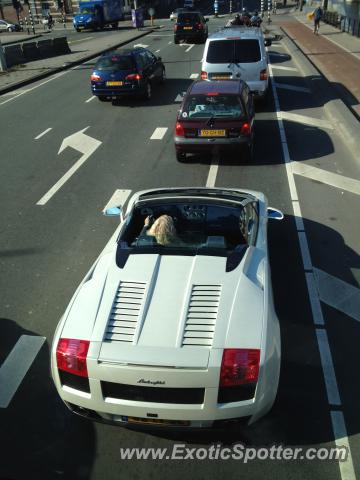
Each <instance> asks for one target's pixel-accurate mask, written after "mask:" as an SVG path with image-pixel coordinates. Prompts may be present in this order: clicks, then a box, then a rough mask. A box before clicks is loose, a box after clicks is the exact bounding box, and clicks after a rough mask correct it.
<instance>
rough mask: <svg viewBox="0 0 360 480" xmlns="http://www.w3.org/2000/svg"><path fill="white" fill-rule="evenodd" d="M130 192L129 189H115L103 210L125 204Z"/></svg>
mask: <svg viewBox="0 0 360 480" xmlns="http://www.w3.org/2000/svg"><path fill="white" fill-rule="evenodd" d="M130 193H131V190H121V189H118V190H115V192H114V193H113V194H112V196H111V198H110V200H109V201H108V202H107V204H106V205H105V207H104V208H103V212H105V210H107V209H108V208H112V207H120V206H121V207H122V206H123V205H125V202H126V200H127V199H128V197H129V195H130Z"/></svg>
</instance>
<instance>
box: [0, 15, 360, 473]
mask: <svg viewBox="0 0 360 480" xmlns="http://www.w3.org/2000/svg"><path fill="white" fill-rule="evenodd" d="M164 23H165V27H164V28H163V29H161V30H160V31H159V32H156V33H152V34H150V35H147V36H145V37H143V38H142V39H141V41H138V42H136V43H137V44H140V43H141V44H142V45H146V46H148V47H149V48H150V49H151V50H152V51H153V52H156V54H158V55H160V56H161V57H162V59H163V61H164V63H165V66H166V73H167V81H166V84H165V86H164V87H161V88H158V89H154V91H153V97H152V99H151V100H150V101H148V102H142V101H137V100H131V99H123V100H122V101H120V102H114V103H112V102H99V101H98V100H97V99H96V98H94V99H92V96H91V92H90V88H89V74H90V70H91V66H92V64H93V63H92V62H89V63H86V64H83V65H80V66H78V67H76V68H73V69H71V70H68V71H66V72H65V73H62V74H61V75H58V76H55V77H51V78H50V79H49V80H50V81H47V82H38V83H37V84H33V85H29V86H28V87H27V90H28V91H27V92H25V93H22V92H21V91H13V92H11V93H10V94H6V95H4V96H2V97H0V124H1V146H0V149H1V150H0V151H1V160H0V161H1V189H0V205H1V223H0V228H1V236H0V271H1V274H0V291H1V302H0V328H1V333H0V365H1V364H4V363H3V362H5V360H6V359H7V358H8V356H9V354H10V352H11V351H12V349H13V348H14V347H15V346H16V345H17V342H18V341H19V339H20V337H21V336H22V335H29V336H37V337H44V340H42V339H41V338H40V340H39V346H38V349H37V351H36V352H35V353H34V355H33V358H32V357H31V352H30V354H29V353H26V352H25V350H24V354H23V355H24V357H25V356H26V355H28V356H29V365H28V367H29V368H28V371H27V373H26V375H25V376H24V378H23V381H22V382H21V384H20V386H19V387H18V388H17V390H16V393H15V394H14V395H13V396H12V397H11V399H10V403H9V404H8V405H7V406H4V405H1V407H0V418H1V420H0V421H1V434H2V441H1V450H0V478H1V479H3V478H7V479H24V478H38V479H47V480H49V479H58V478H63V479H71V480H73V479H74V480H76V479H109V480H113V479H114V480H115V479H120V478H121V479H138V478H154V479H167V478H173V479H178V478H179V479H180V478H186V477H189V478H207V479H217V478H219V477H220V476H221V477H227V478H231V479H235V478H236V479H238V478H255V479H268V478H276V479H279V480H285V479H286V480H289V479H291V480H295V479H296V480H300V479H301V480H302V479H317V480H340V479H341V480H352V479H355V478H356V473H357V472H359V467H360V465H359V456H358V455H357V452H358V451H359V447H360V445H359V431H358V430H360V419H359V414H358V410H359V409H358V398H359V393H360V392H359V390H360V380H359V375H358V372H357V368H358V338H359V320H360V318H359V308H357V307H358V305H359V303H356V302H359V292H358V285H359V281H360V273H359V272H360V265H359V256H358V254H359V251H360V240H359V234H358V233H359V231H358V221H359V217H358V213H356V212H359V197H358V195H359V193H360V189H359V185H360V183H359V170H358V166H357V165H356V163H355V160H354V158H353V157H352V156H351V154H350V152H349V151H348V150H347V147H346V145H345V144H344V143H343V141H342V139H341V137H340V136H339V134H338V132H337V128H336V122H331V119H328V118H327V117H325V114H324V111H323V108H322V107H323V105H321V104H320V103H319V101H318V99H317V98H316V96H314V95H313V93H312V91H311V82H310V80H311V79H306V78H304V77H303V75H302V73H301V62H302V61H303V58H301V54H299V53H295V52H292V51H291V50H289V49H288V45H287V43H286V41H285V40H284V39H282V40H281V39H280V40H279V41H278V42H275V43H274V44H273V45H272V47H270V48H269V56H270V62H271V65H272V67H271V70H272V75H273V77H272V81H273V87H274V93H272V94H271V97H270V99H269V102H268V103H267V104H266V105H260V104H258V105H257V112H256V141H255V143H256V145H255V159H254V160H253V162H252V163H251V164H248V163H246V162H245V161H243V160H242V159H241V158H238V157H236V156H235V157H229V156H220V157H212V158H206V157H193V158H192V159H189V161H188V162H187V163H186V164H183V163H178V162H177V161H176V159H175V152H174V145H173V137H172V132H173V127H174V123H175V116H176V112H177V109H178V108H179V103H178V100H179V98H180V97H179V96H181V94H182V92H184V91H185V90H186V89H187V87H188V86H189V85H190V83H191V81H192V79H193V78H196V76H197V75H198V74H199V72H200V65H201V64H200V60H201V57H202V51H203V45H191V44H187V45H174V43H173V34H172V26H171V25H170V22H164ZM223 23H224V19H218V20H215V19H211V20H210V22H209V28H210V30H215V29H216V28H219V27H220V26H222V25H223ZM275 28H276V25H275ZM21 93H22V94H21ZM20 94H21V95H20ZM276 111H278V114H276ZM279 127H280V130H279ZM158 128H160V129H162V130H156V129H158ZM84 129H86V130H84ZM155 131H156V133H155V135H154V136H155V138H154V139H152V138H151V137H152V136H153V134H154V132H155ZM77 132H82V133H80V134H78V136H79V135H80V136H82V137H81V138H82V139H84V136H85V135H86V136H87V137H91V138H92V139H95V140H91V139H90V140H89V139H88V138H87V139H86V142H87V145H90V146H87V147H83V151H79V150H76V149H74V148H72V147H71V146H68V147H67V148H64V149H62V150H61V151H60V153H58V152H59V149H60V147H61V145H62V142H63V141H64V139H66V138H67V137H69V136H71V135H73V134H75V133H77ZM280 133H281V136H280ZM72 138H74V137H72ZM67 142H68V143H69V145H71V144H72V140H71V139H70V140H67ZM65 145H66V144H65ZM90 153H91V154H90ZM87 154H89V156H88V158H87V159H85V161H84V162H83V163H82V165H81V166H80V167H79V168H78V169H77V171H76V172H75V173H74V174H73V175H72V176H69V174H68V172H69V169H70V168H71V167H72V166H73V165H74V164H76V162H78V161H79V159H81V158H84V155H85V156H86V155H87ZM291 160H292V162H291ZM285 161H286V162H285ZM60 179H63V181H64V183H63V184H62V185H61V186H60V187H59V188H53V187H54V186H55V185H58V182H59V180H60ZM205 185H208V186H214V185H215V186H217V187H220V186H223V187H236V188H240V187H244V188H249V189H254V190H259V191H263V192H264V193H265V194H266V195H267V196H268V198H269V203H270V205H271V206H273V207H276V208H279V209H281V210H282V211H283V212H284V214H285V219H284V221H283V222H273V223H270V225H269V245H270V255H271V268H272V277H273V284H274V297H275V306H276V310H277V312H278V316H279V319H280V325H281V338H282V366H281V379H280V386H279V393H278V397H277V400H276V403H275V405H274V407H273V409H272V411H271V412H270V413H269V414H268V415H267V416H266V417H265V418H263V419H262V420H260V421H259V422H258V423H256V424H254V425H252V426H247V427H239V426H236V427H234V428H231V429H227V430H225V431H222V430H216V431H213V432H195V433H181V432H180V433H171V432H164V431H161V430H160V431H155V432H154V431H151V432H150V431H145V432H141V431H134V430H128V429H123V428H116V427H112V426H107V425H102V424H93V423H91V422H89V421H87V420H85V419H82V418H78V417H77V416H75V415H73V414H71V413H70V412H68V410H67V409H66V407H65V406H64V405H63V404H62V402H61V400H60V399H59V398H58V395H57V393H56V391H55V388H54V386H53V384H52V381H51V378H50V369H49V348H50V345H51V340H52V337H53V334H54V331H55V328H56V325H57V323H58V321H59V318H60V316H61V315H62V313H63V311H64V309H65V307H66V306H67V303H68V302H69V300H70V298H71V296H72V294H73V292H74V291H75V289H76V287H77V285H78V283H79V282H80V280H81V279H82V277H83V276H84V274H85V273H86V271H87V270H88V269H89V267H90V266H91V264H92V263H93V261H94V260H95V259H96V257H97V256H98V255H99V253H100V252H101V250H102V249H103V247H104V246H105V244H106V243H107V241H108V240H109V238H110V237H111V235H112V234H113V232H114V230H115V229H116V227H117V220H116V219H114V218H107V217H104V216H103V215H102V209H103V208H104V206H105V205H106V204H107V203H108V201H109V199H110V198H111V197H112V195H113V193H114V192H115V190H117V189H126V190H131V191H137V190H139V189H144V188H151V187H165V186H172V187H175V186H205ZM58 186H59V185H58ZM47 194H48V195H47ZM356 205H357V206H356ZM308 292H310V293H311V294H313V293H314V292H319V295H320V298H321V305H320V303H319V302H318V301H317V299H318V296H316V295H314V296H310V298H309V294H308ZM339 292H340V293H341V295H342V296H341V298H339ZM344 298H346V299H347V301H346V302H345V301H342V300H343V299H344ZM310 300H311V301H310ZM249 321H251V319H249ZM2 374H3V371H2V370H1V368H0V379H3V377H2V376H1V375H2ZM3 396H4V395H1V392H0V399H1V398H3ZM335 437H336V438H337V443H338V444H339V445H345V446H347V445H348V444H349V445H350V447H351V452H352V457H349V459H348V461H347V462H343V463H341V462H340V463H339V462H337V461H320V460H313V461H309V460H305V459H303V460H297V461H286V460H255V461H249V462H248V463H246V464H245V463H244V462H242V461H240V460H227V461H225V460H196V459H194V460H189V459H188V460H173V461H171V460H166V459H165V460H161V461H160V460H156V461H155V460H154V461H150V460H147V461H145V460H121V458H120V453H119V451H120V447H154V448H156V447H168V448H172V446H173V445H174V444H176V443H180V444H185V445H186V446H187V447H195V446H201V447H204V446H209V445H211V444H212V443H216V444H223V445H231V444H233V443H238V442H243V443H245V444H246V445H248V446H252V447H259V446H270V445H273V444H276V445H279V444H282V445H284V446H290V447H294V446H297V447H303V448H308V447H316V448H319V447H327V448H328V447H333V446H334V445H335V441H334V438H335Z"/></svg>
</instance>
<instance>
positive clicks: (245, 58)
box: [206, 39, 261, 63]
mask: <svg viewBox="0 0 360 480" xmlns="http://www.w3.org/2000/svg"><path fill="white" fill-rule="evenodd" d="M260 60H261V51H260V45H259V40H256V39H254V40H247V39H244V40H240V39H235V40H213V41H211V42H209V48H208V52H207V57H206V61H207V62H208V63H254V62H259V61H260Z"/></svg>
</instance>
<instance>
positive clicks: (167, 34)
mask: <svg viewBox="0 0 360 480" xmlns="http://www.w3.org/2000/svg"><path fill="white" fill-rule="evenodd" d="M172 36H173V34H172V33H153V34H150V35H147V37H155V38H157V37H172Z"/></svg>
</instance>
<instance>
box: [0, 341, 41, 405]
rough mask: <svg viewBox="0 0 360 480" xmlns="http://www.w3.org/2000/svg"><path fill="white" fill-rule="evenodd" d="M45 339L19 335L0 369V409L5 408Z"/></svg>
mask: <svg viewBox="0 0 360 480" xmlns="http://www.w3.org/2000/svg"><path fill="white" fill-rule="evenodd" d="M45 340H46V338H45V337H37V336H31V335H21V337H20V338H19V340H18V341H17V342H16V344H15V346H14V348H13V349H12V350H11V352H10V353H9V355H8V356H7V358H6V359H5V361H4V363H3V364H2V365H1V368H0V408H6V407H7V406H8V405H9V403H10V402H11V399H12V398H13V396H14V395H15V393H16V391H17V389H18V388H19V386H20V384H21V382H22V381H23V378H24V377H25V375H26V373H27V371H28V370H29V368H30V366H31V364H32V363H33V361H34V360H35V358H36V355H37V354H38V353H39V351H40V348H41V347H42V345H43V343H44V342H45Z"/></svg>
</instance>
